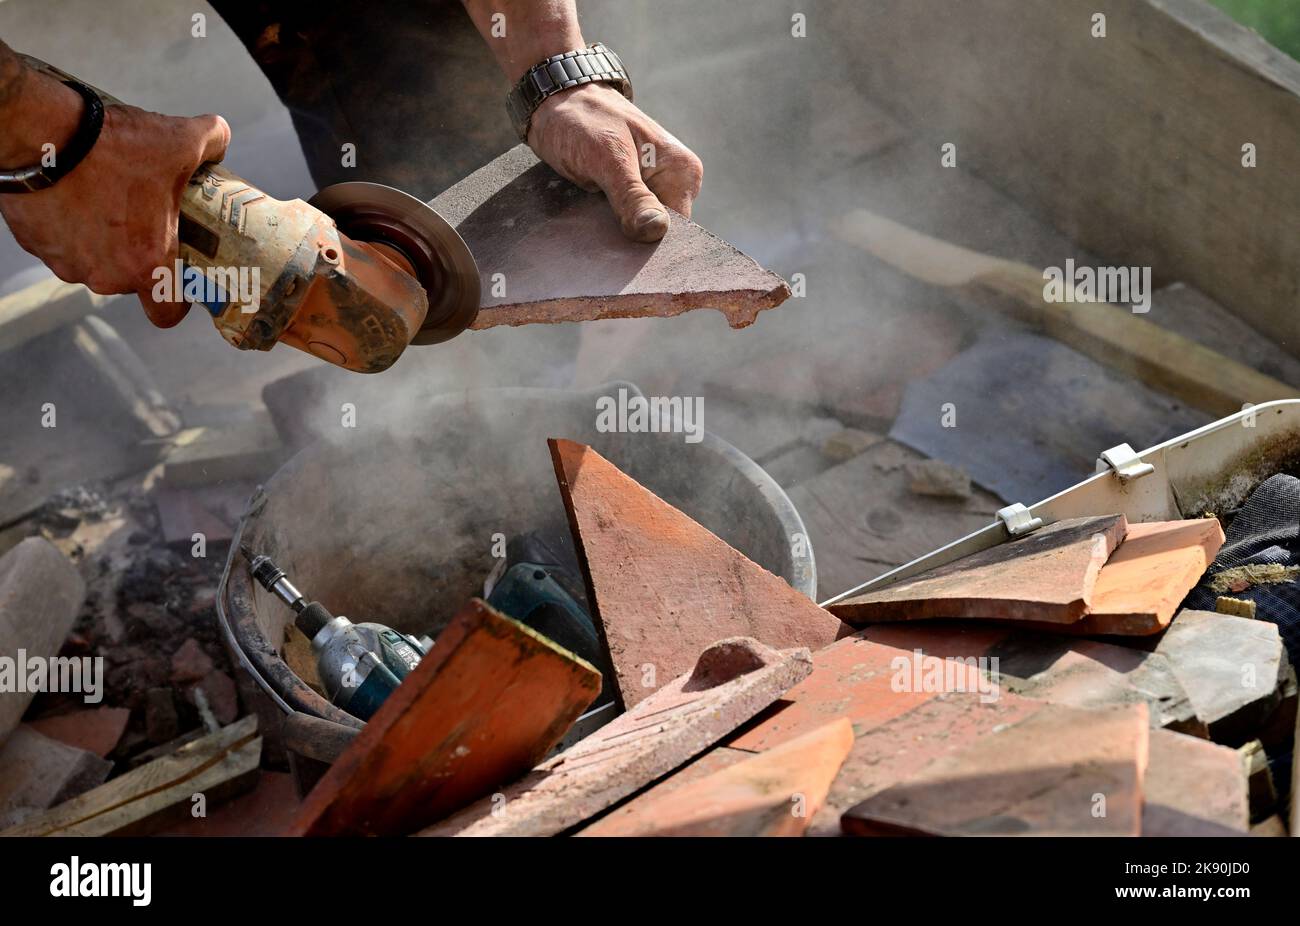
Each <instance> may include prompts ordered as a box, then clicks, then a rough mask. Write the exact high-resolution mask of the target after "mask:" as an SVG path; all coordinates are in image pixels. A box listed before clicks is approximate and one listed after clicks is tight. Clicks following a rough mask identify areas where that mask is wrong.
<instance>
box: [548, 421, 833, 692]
mask: <svg viewBox="0 0 1300 926" xmlns="http://www.w3.org/2000/svg"><path fill="white" fill-rule="evenodd" d="M549 443H550V447H551V458H552V461H553V462H554V464H555V475H556V478H557V479H558V480H559V483H560V491H561V493H562V494H563V496H564V506H565V509H566V510H567V511H568V514H569V526H570V528H571V529H572V531H573V538H574V542H575V545H576V548H577V550H578V554H579V559H580V561H581V562H582V567H583V573H584V576H585V578H586V580H587V589H588V593H589V601H590V602H591V605H592V610H593V611H594V612H595V616H596V617H597V621H596V623H597V626H598V627H600V628H602V631H601V632H602V634H603V636H604V640H605V643H606V645H607V646H608V649H609V654H610V661H611V663H612V665H613V667H614V674H615V676H616V681H617V683H618V690H619V693H620V695H621V697H622V699H623V704H624V706H625V707H627V708H631V707H633V706H634V705H635V704H637V702H639V701H641V700H643V699H644V698H646V697H647V696H649V695H651V694H653V693H654V691H655V689H656V688H657V687H658V685H661V684H663V683H665V682H667V681H669V680H671V679H673V678H675V677H677V676H678V675H681V674H682V673H683V672H687V671H689V670H690V668H691V666H693V665H694V664H695V660H696V659H697V658H698V656H699V654H700V653H701V652H703V651H704V650H705V649H706V648H707V647H708V646H710V645H711V644H712V643H714V642H716V641H717V640H719V639H722V638H724V637H752V638H754V639H756V640H758V641H759V642H761V643H765V644H767V645H768V646H771V647H775V648H778V649H786V648H790V647H799V646H806V647H808V648H809V649H812V650H817V649H820V648H821V647H823V646H826V645H828V644H829V643H831V642H833V641H834V640H835V639H836V638H837V637H838V636H840V635H841V634H845V633H848V632H849V628H847V627H846V626H845V625H844V624H843V623H842V622H841V621H840V620H838V619H837V618H835V617H834V616H832V615H831V614H829V613H828V612H826V611H825V610H824V609H822V608H819V607H818V606H817V605H816V604H815V603H813V602H812V601H811V600H810V599H808V598H807V597H805V596H804V595H802V594H800V593H799V592H797V591H795V590H794V589H793V588H791V587H790V586H789V585H788V584H787V583H786V582H785V580H783V579H781V578H780V577H779V576H776V575H773V574H772V573H770V572H768V571H767V570H766V569H764V568H763V567H761V566H759V565H758V564H756V563H754V562H752V561H751V560H749V559H747V558H746V557H745V556H744V554H742V553H740V552H739V551H738V550H736V549H734V548H733V547H731V546H728V545H727V543H726V542H724V541H723V540H721V539H719V538H718V537H717V536H716V535H714V534H713V533H711V532H710V531H709V530H707V529H706V528H704V527H702V526H700V525H699V524H697V523H696V522H695V521H693V520H691V519H690V518H689V517H687V516H686V515H684V514H683V513H682V512H680V511H678V510H677V509H676V508H674V507H673V506H672V505H669V504H668V503H667V502H665V501H663V500H662V499H660V498H659V497H658V496H656V495H655V494H654V493H652V492H650V491H649V490H647V489H646V488H644V487H643V486H641V485H640V484H639V483H637V482H636V481H635V480H633V479H632V478H631V477H629V476H627V475H626V474H624V473H623V472H621V471H620V470H619V469H618V468H617V467H616V466H614V465H613V464H612V463H610V462H609V461H608V460H606V459H605V458H604V457H602V456H601V455H600V454H598V453H596V452H595V451H594V450H592V449H591V448H590V447H587V446H585V445H583V444H577V443H574V442H572V441H567V440H551V441H549Z"/></svg>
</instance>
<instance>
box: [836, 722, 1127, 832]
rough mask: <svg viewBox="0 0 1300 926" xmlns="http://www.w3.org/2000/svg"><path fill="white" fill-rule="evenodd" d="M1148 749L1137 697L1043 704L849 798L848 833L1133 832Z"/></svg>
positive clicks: (845, 825)
mask: <svg viewBox="0 0 1300 926" xmlns="http://www.w3.org/2000/svg"><path fill="white" fill-rule="evenodd" d="M1147 755H1148V720H1147V708H1146V705H1145V704H1135V705H1130V706H1124V707H1116V708H1108V709H1105V710H1096V711H1089V710H1079V709H1077V708H1069V707H1060V706H1056V705H1049V706H1047V707H1045V708H1043V709H1041V710H1039V711H1037V712H1036V713H1034V714H1032V715H1031V716H1029V717H1027V718H1026V719H1024V720H1022V721H1020V722H1019V723H1016V724H1013V725H1011V726H1009V727H1005V728H1002V729H994V730H990V731H988V732H986V733H984V734H983V735H982V736H980V737H979V738H978V739H977V740H976V741H975V742H974V743H973V744H971V745H970V746H969V747H967V748H966V749H963V750H961V751H959V752H957V753H956V754H953V755H950V756H946V757H944V758H940V759H938V760H936V761H934V762H932V763H931V764H930V765H928V766H926V768H925V769H924V770H923V771H921V772H920V773H919V774H917V775H914V776H911V777H909V778H908V779H907V780H905V781H903V782H901V783H899V784H896V785H894V786H893V787H892V788H889V789H887V790H885V791H882V792H881V793H879V794H877V795H875V796H873V797H871V798H868V799H867V800H865V801H863V802H862V803H860V804H858V805H856V806H855V807H853V808H851V809H850V810H849V811H848V812H847V813H846V814H845V815H844V818H843V826H844V830H845V832H846V833H850V834H852V835H856V836H874V835H903V834H906V835H935V836H938V835H952V836H957V835H964V836H975V835H982V836H993V835H1006V836H1013V835H1015V836H1027V835H1037V836H1041V835H1072V836H1085V835H1088V836H1104V835H1108V836H1136V835H1138V834H1139V832H1140V829H1141V814H1142V780H1143V776H1144V775H1145V773H1146V768H1147Z"/></svg>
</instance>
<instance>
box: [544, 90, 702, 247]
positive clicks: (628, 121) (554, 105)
mask: <svg viewBox="0 0 1300 926" xmlns="http://www.w3.org/2000/svg"><path fill="white" fill-rule="evenodd" d="M528 144H529V146H530V147H531V148H532V149H533V150H534V151H535V152H537V156H538V157H540V158H541V159H542V160H543V161H545V162H546V163H547V164H550V165H551V166H552V167H553V168H555V170H556V171H558V172H559V173H560V174H561V175H562V176H564V177H566V178H568V179H569V180H572V181H573V182H574V183H576V184H577V185H578V186H580V187H582V188H583V189H585V190H589V191H592V192H594V191H596V190H603V191H604V192H605V195H606V196H608V197H609V202H610V205H611V206H613V207H614V213H615V215H617V216H618V219H619V223H620V224H621V225H622V226H623V233H624V234H625V235H627V236H628V237H629V238H632V239H633V240H635V241H658V240H659V239H660V238H662V237H663V236H664V234H665V233H666V232H667V231H668V213H667V212H666V211H665V210H664V206H669V207H671V208H673V209H675V210H677V211H678V212H680V213H681V214H682V215H684V216H687V217H689V216H690V214H691V204H692V203H693V202H694V201H695V197H696V196H698V195H699V193H700V182H701V181H702V180H703V178H704V166H703V165H702V164H701V163H700V159H699V158H697V157H696V156H695V154H694V152H692V151H691V150H690V149H689V148H687V147H686V146H685V145H683V144H682V143H681V142H679V141H678V140H677V139H676V138H674V137H673V136H672V135H671V134H669V133H668V132H667V131H665V130H664V129H663V127H662V126H660V125H659V123H657V122H655V121H654V120H653V119H651V118H650V117H649V116H647V115H646V114H645V113H643V112H641V110H639V109H637V107H636V106H634V105H633V104H632V103H630V102H628V101H627V100H626V99H625V98H624V97H623V94H621V93H619V92H618V90H616V89H614V88H613V87H611V86H609V85H607V84H585V85H583V86H581V87H574V88H573V89H572V90H565V91H563V92H561V93H557V94H556V95H555V96H553V97H550V98H549V99H547V100H546V101H544V102H543V103H542V105H541V106H540V107H539V108H538V110H537V112H535V113H534V114H533V121H532V124H531V125H530V127H529V130H528Z"/></svg>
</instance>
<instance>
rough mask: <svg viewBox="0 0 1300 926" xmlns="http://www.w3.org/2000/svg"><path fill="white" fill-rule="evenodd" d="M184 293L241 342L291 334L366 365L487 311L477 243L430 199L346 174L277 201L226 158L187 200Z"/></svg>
mask: <svg viewBox="0 0 1300 926" xmlns="http://www.w3.org/2000/svg"><path fill="white" fill-rule="evenodd" d="M179 233H180V234H179V237H180V251H179V253H180V260H179V263H178V267H179V269H180V271H181V273H182V274H183V277H184V284H183V295H184V296H185V298H186V301H189V302H193V303H196V304H201V305H202V306H203V307H204V308H206V309H207V311H208V312H209V313H210V314H211V315H212V320H213V323H214V324H215V325H216V327H217V330H218V331H219V332H221V335H222V337H224V338H225V339H226V340H227V341H229V342H230V343H231V344H233V345H235V346H236V347H239V348H241V349H244V350H270V349H271V348H272V347H274V346H275V345H276V344H277V343H284V344H288V345H289V346H290V347H295V348H297V349H298V350H302V351H306V352H307V353H309V354H312V355H314V356H316V357H319V358H320V359H322V360H326V361H328V362H329V363H333V364H337V365H338V366H341V367H344V368H345V369H348V370H355V371H357V372H359V373H378V372H381V371H383V370H386V369H388V368H389V367H390V366H392V365H393V363H394V362H395V361H396V360H397V358H398V357H399V356H401V354H402V352H403V351H404V350H405V349H406V347H407V345H408V344H435V343H438V342H441V341H446V340H449V339H451V338H453V337H455V336H456V335H457V334H459V333H460V332H462V331H464V330H465V329H466V328H468V327H469V326H470V325H471V324H472V323H473V321H474V318H475V316H476V315H477V314H478V307H479V274H478V267H477V266H476V264H475V262H474V258H473V256H472V255H471V254H470V252H469V248H467V247H466V246H465V242H464V241H463V240H461V238H460V236H459V235H458V234H457V233H456V230H455V229H453V228H452V227H451V226H450V225H449V224H448V223H447V222H446V221H445V220H444V219H443V218H442V217H441V216H440V215H438V213H437V212H435V211H434V210H433V209H432V208H431V207H429V206H428V205H426V204H425V203H423V202H421V201H420V200H418V199H416V198H415V197H413V196H408V195H407V194H405V193H402V192H400V191H398V190H395V189H392V188H391V187H386V186H382V185H380V184H375V183H340V184H335V185H334V186H330V187H327V188H325V189H324V190H321V191H320V192H319V193H317V194H316V196H314V197H313V198H312V200H311V201H310V202H303V201H302V200H300V199H295V200H288V201H280V200H276V199H272V198H271V197H270V196H267V195H266V194H265V193H264V192H262V191H261V190H259V189H257V188H256V187H254V186H253V185H252V184H250V183H248V182H247V181H245V180H243V179H242V178H240V177H237V176H236V175H234V174H233V173H231V172H230V171H228V170H226V169H225V168H224V167H221V166H220V165H218V164H205V165H203V167H201V168H199V170H198V171H196V172H195V174H194V176H193V177H192V178H191V179H190V182H189V184H188V185H187V187H186V190H185V192H184V194H183V196H182V199H181V215H180V229H179Z"/></svg>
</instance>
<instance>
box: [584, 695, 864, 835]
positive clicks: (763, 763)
mask: <svg viewBox="0 0 1300 926" xmlns="http://www.w3.org/2000/svg"><path fill="white" fill-rule="evenodd" d="M852 747H853V724H851V723H850V722H849V720H848V718H846V717H840V718H838V719H836V720H832V721H831V722H830V723H827V724H823V725H822V726H821V727H818V728H817V729H815V730H811V731H809V732H808V733H805V734H804V735H802V736H800V737H797V738H796V739H793V740H791V741H790V742H788V743H785V744H784V745H782V746H778V747H776V748H775V749H769V750H767V751H766V752H762V753H759V754H758V755H756V756H751V757H749V758H748V759H746V760H745V761H743V762H739V763H736V764H735V765H731V766H729V767H727V768H724V769H721V770H719V771H717V772H714V773H713V774H711V775H708V776H705V777H703V778H700V779H698V780H695V781H692V782H691V783H690V784H688V785H685V786H683V787H681V788H677V789H672V790H665V791H663V792H660V790H659V787H655V788H653V789H651V790H650V791H648V792H646V793H645V794H643V795H641V796H639V797H637V798H636V799H635V800H633V801H632V802H631V803H629V804H626V805H624V806H623V807H620V808H619V809H618V810H617V811H616V812H614V813H612V814H610V815H609V816H607V817H605V818H603V819H601V820H599V821H597V822H596V823H594V824H592V825H591V826H589V827H587V828H586V829H584V830H582V831H581V832H580V833H578V835H579V836H802V835H803V833H804V830H806V829H807V828H808V824H809V823H810V822H811V820H812V818H813V815H814V814H816V813H817V811H818V810H820V809H821V806H822V802H823V801H824V800H825V799H826V792H828V791H829V790H830V787H831V782H832V781H834V780H835V775H836V774H837V773H838V772H839V770H840V766H841V765H843V764H844V758H845V756H847V755H848V754H849V750H850V749H851V748H852Z"/></svg>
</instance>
